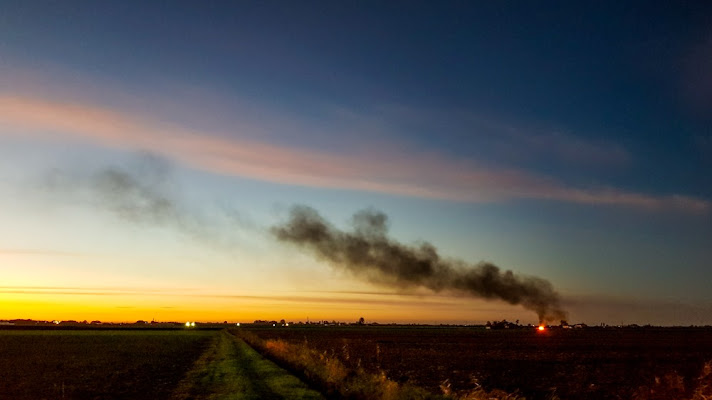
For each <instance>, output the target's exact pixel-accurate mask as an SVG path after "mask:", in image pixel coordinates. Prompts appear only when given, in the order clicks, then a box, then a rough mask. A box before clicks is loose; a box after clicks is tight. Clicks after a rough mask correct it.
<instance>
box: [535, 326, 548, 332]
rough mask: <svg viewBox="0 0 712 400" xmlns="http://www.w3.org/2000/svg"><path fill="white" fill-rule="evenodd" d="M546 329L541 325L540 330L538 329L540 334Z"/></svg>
mask: <svg viewBox="0 0 712 400" xmlns="http://www.w3.org/2000/svg"><path fill="white" fill-rule="evenodd" d="M545 329H546V328H545V327H544V325H539V328H537V330H538V331H539V332H544V330H545Z"/></svg>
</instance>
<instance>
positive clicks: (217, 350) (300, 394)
mask: <svg viewBox="0 0 712 400" xmlns="http://www.w3.org/2000/svg"><path fill="white" fill-rule="evenodd" d="M173 398H175V399H179V400H183V399H210V400H246V399H323V397H322V395H321V394H319V393H318V392H316V391H314V390H312V389H309V388H308V387H307V386H306V385H305V384H304V383H303V382H301V381H300V380H299V379H298V378H297V377H295V376H293V375H291V374H289V373H288V372H287V371H285V370H283V369H281V368H280V367H278V366H277V365H276V364H274V363H273V362H271V361H269V360H267V359H265V358H264V357H262V356H261V355H260V354H258V353H257V352H256V351H255V350H253V349H252V348H251V347H250V346H248V345H247V344H246V343H245V342H244V341H242V340H241V339H238V338H236V337H234V336H232V335H230V334H228V333H227V332H225V331H222V332H220V333H218V334H217V335H216V337H215V338H214V340H213V343H212V344H211V346H210V347H209V348H208V349H207V350H206V351H205V352H204V353H203V355H202V356H201V357H200V359H198V361H197V362H196V363H195V366H194V367H193V369H192V370H191V371H190V372H189V373H188V375H187V376H186V378H185V379H184V380H183V381H182V382H181V383H180V384H179V386H178V388H177V389H176V391H175V392H174V395H173Z"/></svg>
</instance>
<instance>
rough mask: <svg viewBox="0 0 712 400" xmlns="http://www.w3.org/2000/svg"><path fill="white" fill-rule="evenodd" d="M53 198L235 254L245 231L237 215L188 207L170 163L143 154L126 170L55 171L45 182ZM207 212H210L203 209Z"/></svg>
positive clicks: (239, 215) (241, 219) (224, 209)
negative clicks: (233, 250)
mask: <svg viewBox="0 0 712 400" xmlns="http://www.w3.org/2000/svg"><path fill="white" fill-rule="evenodd" d="M44 188H45V189H46V190H48V191H49V192H50V193H51V194H52V195H53V196H55V197H57V196H58V195H59V196H61V198H63V199H64V200H66V201H73V202H75V203H76V204H81V205H86V206H89V207H91V208H94V209H96V210H100V211H103V212H107V213H109V214H111V215H113V216H115V217H117V218H119V219H121V220H123V221H125V222H128V223H130V224H134V225H137V226H142V227H162V228H168V229H171V230H174V231H177V232H180V233H182V234H183V235H186V236H188V237H190V238H191V239H193V240H196V241H198V242H201V243H203V244H207V245H210V246H211V247H218V248H221V249H224V248H233V247H234V246H235V244H236V236H237V234H238V233H239V231H240V230H241V228H244V227H245V225H246V222H244V218H243V217H242V216H241V214H239V213H238V212H237V211H236V210H233V209H231V208H228V207H220V208H215V207H213V209H214V212H213V213H212V214H210V215H207V214H205V213H201V212H199V210H196V209H195V208H191V207H189V205H188V203H187V202H186V201H185V196H184V195H182V194H181V193H180V191H179V185H178V184H177V182H176V180H175V178H174V174H173V167H172V166H171V164H170V163H169V162H167V161H166V160H164V159H162V158H160V157H156V156H154V155H151V154H141V155H140V156H138V157H136V158H135V159H134V160H132V162H131V163H129V164H128V165H127V166H122V167H119V166H107V167H103V168H98V169H95V170H89V171H82V172H76V171H75V172H68V171H64V170H59V169H56V170H54V171H52V172H51V173H50V174H49V175H48V176H47V177H45V180H44ZM203 208H206V207H203Z"/></svg>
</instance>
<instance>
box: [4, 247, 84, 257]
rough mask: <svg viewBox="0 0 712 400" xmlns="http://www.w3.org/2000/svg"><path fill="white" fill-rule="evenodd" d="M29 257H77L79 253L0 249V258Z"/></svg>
mask: <svg viewBox="0 0 712 400" xmlns="http://www.w3.org/2000/svg"><path fill="white" fill-rule="evenodd" d="M15 254H19V255H29V256H53V257H54V256H79V255H81V253H75V252H69V251H61V250H49V249H0V256H2V255H15Z"/></svg>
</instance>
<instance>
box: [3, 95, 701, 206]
mask: <svg viewBox="0 0 712 400" xmlns="http://www.w3.org/2000/svg"><path fill="white" fill-rule="evenodd" d="M0 128H4V129H2V131H0V132H1V133H0V135H5V136H8V135H13V134H15V135H18V134H19V135H23V136H30V137H34V138H36V139H42V140H57V139H60V140H66V139H67V138H71V139H74V140H79V141H89V142H91V143H94V144H97V145H100V146H106V147H110V148H118V149H128V150H136V149H139V150H145V151H150V152H153V153H156V154H158V155H161V156H164V157H167V158H170V159H172V160H176V161H179V162H182V163H184V164H186V165H188V166H191V167H193V168H197V169H201V170H205V171H209V172H212V173H218V174H225V175H232V176H240V177H245V178H250V179H256V180H263V181H268V182H274V183H282V184H291V185H302V186H311V187H320V188H334V189H348V190H361V191H371V192H379V193H387V194H393V195H402V196H412V197H421V198H433V199H444V200H454V201H463V202H493V201H501V200H517V199H538V200H552V201H563V202H570V203H578V204H588V205H611V206H627V207H636V208H645V209H650V210H658V209H681V210H684V211H692V212H706V211H708V210H709V209H710V202H709V201H707V200H705V199H699V198H694V197H689V196H683V195H670V196H656V195H648V194H643V193H636V192H630V191H626V190H621V189H616V188H582V187H574V186H570V185H567V184H565V183H563V182H560V181H558V180H556V179H554V178H552V177H549V176H545V175H540V174H535V173H530V172H528V171H525V170H521V169H514V168H496V167H489V166H484V165H480V164H478V163H476V162H473V161H471V160H466V159H453V158H450V157H446V156H444V155H442V154H438V153H433V152H417V151H411V152H404V151H398V150H395V151H394V150H390V151H385V150H380V149H377V148H371V149H369V148H368V147H367V145H368V144H365V145H364V146H361V147H359V149H360V150H359V151H358V152H353V151H343V152H337V151H320V150H315V149H310V148H299V147H288V146H280V145H275V144H271V143H267V142H261V141H257V140H248V139H241V138H239V136H240V135H242V136H247V133H245V132H241V127H240V126H236V127H235V128H234V131H233V132H230V133H229V134H226V133H224V132H203V131H195V130H187V129H184V128H182V127H180V126H172V125H170V124H166V123H161V122H158V121H151V120H147V119H145V118H138V117H134V116H132V115H130V114H126V113H121V112H119V111H115V110H110V109H104V108H100V107H96V106H92V105H87V104H77V103H65V102H60V101H50V100H44V99H37V98H29V97H18V96H12V95H4V96H0Z"/></svg>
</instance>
